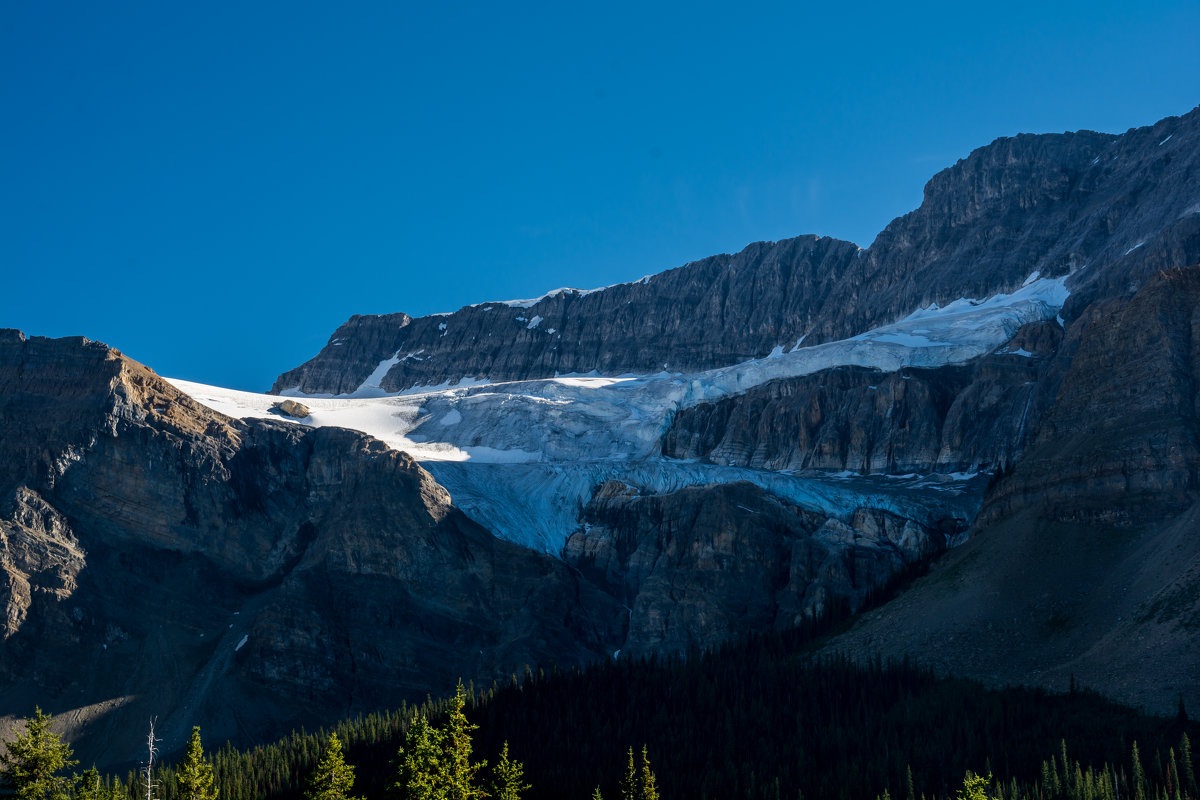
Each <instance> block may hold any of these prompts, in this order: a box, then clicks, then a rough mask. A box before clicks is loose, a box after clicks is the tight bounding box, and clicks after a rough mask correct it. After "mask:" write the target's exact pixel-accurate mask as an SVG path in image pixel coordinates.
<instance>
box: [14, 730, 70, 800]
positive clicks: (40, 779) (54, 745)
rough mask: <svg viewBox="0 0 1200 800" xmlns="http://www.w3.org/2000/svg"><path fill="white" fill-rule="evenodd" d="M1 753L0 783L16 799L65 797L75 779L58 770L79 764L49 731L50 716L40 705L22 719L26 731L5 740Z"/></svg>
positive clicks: (55, 734)
mask: <svg viewBox="0 0 1200 800" xmlns="http://www.w3.org/2000/svg"><path fill="white" fill-rule="evenodd" d="M4 750H5V752H3V753H0V765H3V766H2V767H0V782H2V783H3V784H4V785H5V787H6V788H7V789H8V791H9V792H11V793H12V794H13V795H14V796H15V797H16V798H17V800H65V798H67V796H68V795H69V794H70V792H71V790H72V789H73V788H74V783H75V781H74V779H73V778H67V777H64V776H62V775H59V774H58V773H59V772H61V771H62V770H66V769H70V768H71V767H73V766H75V765H76V764H78V763H79V762H78V761H74V760H72V758H71V756H72V752H71V748H70V747H69V746H68V745H67V744H65V743H64V742H63V741H62V740H61V739H60V738H59V736H58V734H57V733H54V732H53V731H51V730H50V716H49V715H48V714H43V713H42V710H41V709H40V708H36V707H35V708H34V709H33V716H32V717H30V718H29V719H26V720H25V733H24V734H23V735H21V736H18V737H17V738H16V739H14V740H13V741H11V742H5V744H4Z"/></svg>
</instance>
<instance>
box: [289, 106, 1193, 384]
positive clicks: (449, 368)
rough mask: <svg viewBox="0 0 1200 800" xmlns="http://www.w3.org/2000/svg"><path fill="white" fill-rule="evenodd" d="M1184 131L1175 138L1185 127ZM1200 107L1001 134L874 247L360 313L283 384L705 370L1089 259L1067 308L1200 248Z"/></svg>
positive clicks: (729, 259)
mask: <svg viewBox="0 0 1200 800" xmlns="http://www.w3.org/2000/svg"><path fill="white" fill-rule="evenodd" d="M1168 137H1169V138H1168ZM1198 184H1200V110H1193V111H1192V112H1190V113H1188V114H1186V115H1184V116H1183V117H1170V118H1167V119H1164V120H1162V121H1161V122H1159V123H1157V124H1155V125H1153V126H1149V127H1145V128H1137V129H1133V130H1130V131H1129V132H1127V133H1125V134H1123V135H1120V136H1112V135H1107V134H1099V133H1091V132H1087V131H1084V132H1080V133H1073V134H1055V135H1020V136H1016V137H1013V138H1005V139H998V140H997V141H995V142H993V143H992V144H990V145H988V146H987V147H982V148H980V149H978V150H976V151H975V152H973V153H971V155H970V156H968V157H967V158H965V159H962V160H960V161H959V162H958V163H957V164H955V165H954V166H952V167H949V168H947V169H945V170H943V171H941V172H939V173H938V174H937V175H935V176H934V177H933V179H932V180H930V181H929V183H928V184H927V185H926V187H925V199H924V202H923V203H922V204H921V207H920V208H918V209H917V210H916V211H913V212H912V213H910V214H907V215H905V216H903V217H900V218H899V219H896V220H895V221H893V222H892V223H891V224H890V225H888V227H887V228H886V229H885V230H884V231H883V232H881V233H880V234H879V236H878V237H877V238H876V240H875V242H874V243H873V244H872V245H871V247H870V248H868V249H867V250H861V251H860V250H858V248H856V247H855V246H853V245H851V244H848V243H846V242H840V241H836V240H832V239H818V238H814V237H811V236H802V237H799V238H796V239H790V240H786V241H782V242H776V243H758V244H753V245H750V246H749V247H747V248H746V249H745V250H743V251H742V252H741V253H738V254H737V255H734V256H729V255H722V256H714V257H712V258H708V259H704V260H702V261H697V262H695V263H692V264H688V265H686V266H684V267H680V268H679V269H675V270H671V271H668V272H664V273H661V274H659V275H655V276H653V277H652V278H650V279H648V280H643V281H639V282H636V283H630V284H622V285H619V286H614V287H610V288H608V289H604V290H602V291H596V292H589V293H581V292H576V291H573V290H565V291H561V292H558V293H553V294H551V295H550V296H548V297H546V298H544V299H542V300H541V301H540V302H538V303H536V304H534V305H532V306H531V307H529V308H512V307H509V306H506V305H503V304H500V303H484V304H482V305H479V306H470V307H467V308H463V309H461V310H460V311H457V312H455V313H453V314H448V315H442V316H434V317H423V318H420V319H415V320H414V319H410V318H408V317H407V316H404V315H389V316H380V317H354V318H352V319H351V320H350V321H349V322H347V323H346V324H345V325H343V326H342V327H341V328H339V329H338V330H337V331H336V332H335V333H334V335H333V337H332V338H331V339H330V342H329V344H328V345H327V346H326V347H325V348H324V349H323V350H322V351H321V352H320V353H319V354H318V355H317V356H316V357H315V358H314V359H312V360H311V361H309V362H308V363H307V364H304V365H302V366H300V367H298V368H296V369H294V370H292V371H290V372H287V373H285V374H284V375H281V376H280V377H279V378H278V379H277V380H276V382H275V385H274V388H273V391H276V392H279V391H283V390H286V389H293V388H299V389H300V390H301V391H304V392H310V393H334V394H336V393H344V392H350V391H353V390H354V389H355V388H357V387H358V386H360V385H361V384H362V383H363V381H364V380H365V379H366V378H367V377H368V375H370V374H371V373H372V372H373V371H374V370H375V368H376V367H377V366H378V365H379V364H380V363H381V362H383V361H384V360H386V359H390V358H393V357H395V358H399V359H400V361H399V362H398V363H396V364H395V365H394V366H392V367H391V368H390V370H389V371H388V372H387V375H386V377H385V378H384V379H383V381H382V388H383V389H385V390H398V389H403V388H407V387H410V386H414V385H420V384H440V383H443V382H447V381H457V380H459V379H461V378H464V377H470V378H487V379H491V380H508V379H513V380H516V379H526V378H537V377H549V376H552V375H554V374H555V372H558V373H572V372H590V371H592V370H598V371H600V372H601V373H605V374H620V373H624V372H641V373H645V372H657V371H659V370H662V369H664V368H666V369H669V370H672V371H695V370H702V369H707V368H712V367H717V366H724V365H728V364H732V363H736V362H739V361H744V360H747V359H750V358H756V357H761V356H764V355H766V354H767V353H769V352H770V351H771V349H772V348H774V347H776V346H783V347H785V348H788V349H790V348H791V347H792V346H793V345H794V344H795V343H796V341H797V340H798V339H799V338H800V337H801V336H804V337H805V339H804V343H805V344H807V345H811V344H818V343H820V342H824V341H830V340H835V339H840V338H844V337H846V336H851V335H854V334H857V333H860V332H862V331H864V330H866V329H868V328H871V327H874V326H877V325H880V324H883V323H887V322H891V321H894V320H895V319H897V318H899V317H902V316H904V315H905V314H907V313H908V312H910V311H912V310H914V309H915V308H918V307H924V306H927V305H929V304H930V303H935V302H936V303H939V304H944V303H946V302H948V301H951V300H954V299H957V298H960V297H985V296H989V295H992V294H995V293H997V292H1002V291H1009V290H1012V289H1015V288H1016V287H1018V286H1020V284H1021V282H1022V281H1023V280H1024V279H1025V278H1026V277H1028V276H1029V275H1030V274H1031V273H1033V272H1035V271H1037V272H1040V273H1041V274H1042V275H1045V276H1061V275H1064V274H1067V273H1068V272H1072V271H1075V273H1074V275H1073V276H1072V278H1071V281H1070V284H1069V285H1070V287H1071V289H1072V292H1073V294H1072V298H1071V300H1070V301H1069V304H1068V307H1067V309H1066V311H1065V313H1064V316H1065V317H1066V318H1067V319H1068V320H1071V319H1074V317H1075V316H1077V315H1078V314H1079V313H1082V309H1083V308H1085V307H1086V306H1087V305H1089V304H1090V303H1092V302H1094V301H1096V300H1097V299H1100V298H1109V297H1128V296H1129V295H1131V294H1132V293H1133V292H1134V291H1136V289H1137V288H1138V287H1139V286H1141V285H1142V284H1143V283H1145V281H1146V280H1147V279H1148V278H1149V277H1150V276H1152V275H1153V274H1154V273H1155V272H1156V271H1158V270H1160V269H1165V268H1169V267H1176V266H1180V265H1182V264H1190V263H1194V262H1196V261H1197V260H1200V197H1198V196H1197V195H1196V193H1195V189H1194V187H1195V186H1196V185H1198Z"/></svg>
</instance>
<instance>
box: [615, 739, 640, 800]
mask: <svg viewBox="0 0 1200 800" xmlns="http://www.w3.org/2000/svg"><path fill="white" fill-rule="evenodd" d="M619 788H620V792H621V800H638V796H637V769H636V768H635V767H634V766H633V748H632V747H631V748H629V762H628V764H627V765H626V767H625V774H624V775H622V776H621V784H620V787H619Z"/></svg>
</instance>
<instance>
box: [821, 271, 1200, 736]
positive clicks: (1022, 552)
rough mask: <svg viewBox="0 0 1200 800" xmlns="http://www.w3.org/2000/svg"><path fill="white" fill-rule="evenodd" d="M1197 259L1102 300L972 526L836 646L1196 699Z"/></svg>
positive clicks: (962, 669) (1071, 337)
mask: <svg viewBox="0 0 1200 800" xmlns="http://www.w3.org/2000/svg"><path fill="white" fill-rule="evenodd" d="M1198 309H1200V267H1193V268H1190V269H1185V270H1170V271H1167V272H1163V273H1161V274H1158V275H1156V276H1155V277H1153V278H1152V279H1151V280H1150V282H1149V283H1148V284H1147V285H1146V286H1145V287H1144V288H1143V289H1142V290H1141V291H1139V292H1138V293H1137V294H1136V295H1135V296H1134V297H1133V298H1131V299H1128V300H1121V301H1111V302H1108V303H1105V304H1097V305H1095V306H1093V307H1092V308H1090V309H1088V311H1087V312H1086V313H1085V314H1084V315H1083V316H1082V317H1080V319H1078V320H1077V321H1076V322H1075V323H1074V324H1073V325H1072V326H1071V328H1070V330H1069V331H1068V334H1067V337H1066V339H1065V341H1064V343H1063V346H1062V348H1061V350H1060V353H1059V355H1058V356H1057V357H1056V361H1057V362H1058V364H1057V366H1056V368H1055V369H1056V371H1058V372H1059V373H1061V375H1060V378H1059V379H1058V385H1057V391H1056V393H1055V396H1054V402H1053V405H1052V406H1051V408H1050V409H1049V410H1048V411H1047V413H1046V414H1045V415H1044V417H1043V418H1042V419H1041V422H1040V424H1039V425H1038V426H1037V428H1036V431H1035V432H1034V434H1033V436H1032V440H1031V442H1030V444H1029V446H1028V447H1027V449H1026V451H1025V453H1024V455H1023V456H1022V457H1021V459H1020V460H1018V461H1017V462H1016V464H1015V466H1014V468H1013V470H1012V472H1011V473H1010V474H1005V475H1001V476H998V478H997V480H995V481H994V482H993V484H992V487H991V489H990V491H989V492H988V495H987V496H986V498H985V501H984V506H983V510H982V511H981V512H980V515H979V517H978V519H977V521H976V525H975V530H974V532H973V534H972V537H971V541H969V542H968V543H967V544H966V545H964V546H963V547H962V548H956V549H955V550H953V551H951V553H950V554H948V555H947V557H946V558H945V559H943V560H941V561H939V562H938V563H937V564H936V566H935V568H934V569H933V571H932V572H931V573H930V575H929V576H927V577H925V578H922V579H921V580H919V581H918V582H917V583H916V584H915V585H914V586H913V587H912V588H910V589H909V590H907V591H906V592H905V593H904V594H903V595H901V596H900V597H899V598H897V599H896V600H894V601H892V602H891V603H889V604H888V605H887V606H886V607H884V608H881V609H879V610H878V611H874V612H871V613H869V614H868V615H867V616H866V617H865V618H864V619H862V620H861V621H860V622H859V623H858V624H857V625H856V626H855V629H854V630H852V631H851V632H850V633H848V634H846V635H844V636H841V637H839V638H837V639H835V640H834V641H833V642H832V643H831V644H830V648H831V649H832V650H839V651H846V650H848V651H850V652H854V653H857V654H860V655H862V656H863V657H867V656H868V655H872V656H873V655H877V654H883V655H896V656H900V655H909V656H911V657H914V658H917V659H919V660H921V661H923V662H925V663H929V664H931V665H933V666H935V667H937V668H939V669H941V670H944V671H951V672H954V673H956V674H962V675H968V676H973V677H977V678H981V679H983V680H986V681H990V682H992V683H995V684H1004V683H1010V682H1028V681H1034V682H1037V683H1040V684H1043V685H1050V686H1054V687H1056V688H1060V689H1061V688H1066V687H1067V686H1068V684H1069V683H1070V682H1071V681H1072V680H1074V681H1076V682H1078V683H1079V684H1081V685H1083V686H1087V687H1091V688H1094V689H1098V690H1100V691H1102V692H1104V693H1106V694H1109V695H1111V696H1113V697H1116V698H1118V699H1120V700H1123V701H1125V702H1129V703H1132V704H1135V705H1145V706H1147V707H1148V708H1150V709H1151V710H1154V711H1157V712H1160V713H1172V712H1174V710H1175V708H1176V703H1177V700H1178V698H1179V697H1182V699H1183V701H1184V703H1185V705H1186V706H1187V707H1188V708H1193V707H1196V706H1198V705H1200V685H1198V684H1197V681H1196V676H1197V675H1200V638H1198V637H1197V633H1198V632H1200V537H1197V536H1196V531H1197V526H1198V525H1200V479H1198V476H1200V407H1198V405H1197V402H1198V399H1197V398H1198V394H1197V387H1198V386H1200V344H1198V343H1200V311H1198Z"/></svg>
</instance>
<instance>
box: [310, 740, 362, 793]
mask: <svg viewBox="0 0 1200 800" xmlns="http://www.w3.org/2000/svg"><path fill="white" fill-rule="evenodd" d="M352 788H354V767H352V766H350V765H349V764H347V763H346V760H345V758H344V757H343V756H342V740H341V739H339V738H338V736H337V734H336V733H333V734H330V735H329V746H328V747H327V748H326V749H325V755H323V756H321V761H320V763H318V764H317V768H316V769H315V770H313V774H312V776H311V777H310V778H309V779H308V791H307V792H305V793H304V796H305V797H306V798H307V800H362V798H357V797H350V790H351V789H352Z"/></svg>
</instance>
